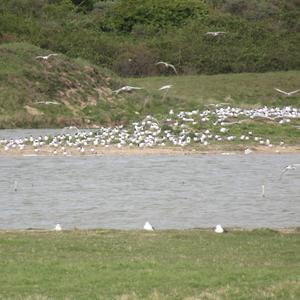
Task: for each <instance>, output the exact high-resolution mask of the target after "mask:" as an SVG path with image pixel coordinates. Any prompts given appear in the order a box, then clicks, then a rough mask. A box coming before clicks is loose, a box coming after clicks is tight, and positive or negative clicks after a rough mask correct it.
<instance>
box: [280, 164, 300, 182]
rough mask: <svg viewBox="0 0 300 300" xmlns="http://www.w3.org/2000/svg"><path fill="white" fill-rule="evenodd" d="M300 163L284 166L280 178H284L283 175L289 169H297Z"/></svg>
mask: <svg viewBox="0 0 300 300" xmlns="http://www.w3.org/2000/svg"><path fill="white" fill-rule="evenodd" d="M299 166H300V164H291V165H288V166H286V167H284V168H283V169H282V171H281V173H280V176H279V179H281V178H282V176H283V175H284V174H285V173H286V172H287V171H290V170H296V169H297V167H299Z"/></svg>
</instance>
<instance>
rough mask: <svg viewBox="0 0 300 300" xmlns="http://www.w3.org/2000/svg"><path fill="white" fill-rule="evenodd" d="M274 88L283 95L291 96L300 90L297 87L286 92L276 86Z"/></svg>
mask: <svg viewBox="0 0 300 300" xmlns="http://www.w3.org/2000/svg"><path fill="white" fill-rule="evenodd" d="M274 90H276V91H277V92H279V93H281V94H283V95H285V96H287V97H289V96H292V95H294V94H296V93H298V92H299V91H300V89H298V90H295V91H291V92H286V91H283V90H280V89H278V88H274Z"/></svg>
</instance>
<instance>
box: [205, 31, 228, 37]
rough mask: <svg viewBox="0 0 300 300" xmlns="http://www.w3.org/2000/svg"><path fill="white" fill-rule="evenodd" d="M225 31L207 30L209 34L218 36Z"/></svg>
mask: <svg viewBox="0 0 300 300" xmlns="http://www.w3.org/2000/svg"><path fill="white" fill-rule="evenodd" d="M225 33H226V32H225V31H208V32H206V34H207V35H212V36H218V35H220V34H225Z"/></svg>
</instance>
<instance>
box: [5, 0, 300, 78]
mask: <svg viewBox="0 0 300 300" xmlns="http://www.w3.org/2000/svg"><path fill="white" fill-rule="evenodd" d="M297 1H298V0H261V1H259V0H252V1H248V0H218V1H215V0H206V1H201V0H165V1H160V0H118V1H113V0H107V1H96V0H93V1H92V0H89V1H84V2H83V1H75V0H72V1H71V0H2V1H1V2H0V43H4V42H10V41H28V42H30V43H33V44H35V45H38V46H40V47H43V48H47V49H51V50H52V51H59V52H62V53H65V54H66V55H69V56H71V57H83V58H85V59H88V60H90V61H92V62H94V63H96V64H99V65H103V66H105V67H108V68H111V69H113V70H114V71H116V72H118V73H119V74H122V75H125V76H142V75H157V74H165V73H164V70H163V69H159V68H157V67H155V62H156V61H157V60H165V61H168V62H170V63H173V64H175V65H176V67H177V69H178V70H179V72H180V73H185V74H195V73H209V74H213V73H226V72H264V71H274V70H286V69H299V68H300V51H299V46H300V45H299V44H300V43H299V41H300V33H299V32H300V12H299V2H297ZM93 7H94V9H93V10H92V8H93ZM207 31H226V34H225V35H221V36H217V37H213V36H209V35H206V32H207Z"/></svg>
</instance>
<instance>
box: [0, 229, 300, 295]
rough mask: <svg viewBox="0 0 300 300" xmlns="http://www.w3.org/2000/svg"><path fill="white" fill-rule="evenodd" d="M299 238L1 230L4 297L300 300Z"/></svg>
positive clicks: (0, 275)
mask: <svg viewBox="0 0 300 300" xmlns="http://www.w3.org/2000/svg"><path fill="white" fill-rule="evenodd" d="M299 245H300V234H299V231H294V232H292V233H283V232H277V231H272V230H267V229H265V230H264V229H261V230H254V231H233V232H229V233H226V234H216V233H214V232H212V231H203V230H185V231H179V230H170V231H155V232H144V231H113V230H91V231H79V230H74V231H65V232H46V231H45V232H30V231H27V232H1V233H0V255H1V260H0V286H1V288H0V299H30V300H32V299H283V300H287V299H299V298H300V251H299Z"/></svg>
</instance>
